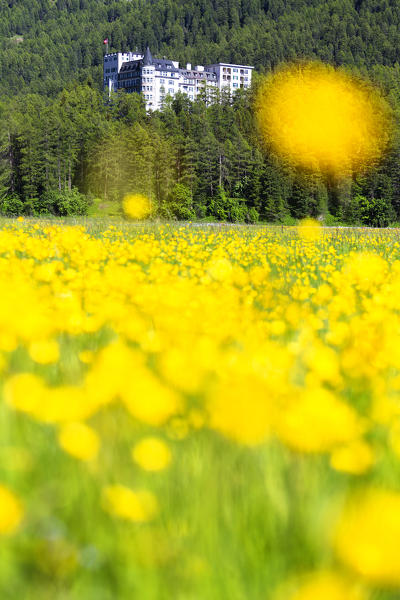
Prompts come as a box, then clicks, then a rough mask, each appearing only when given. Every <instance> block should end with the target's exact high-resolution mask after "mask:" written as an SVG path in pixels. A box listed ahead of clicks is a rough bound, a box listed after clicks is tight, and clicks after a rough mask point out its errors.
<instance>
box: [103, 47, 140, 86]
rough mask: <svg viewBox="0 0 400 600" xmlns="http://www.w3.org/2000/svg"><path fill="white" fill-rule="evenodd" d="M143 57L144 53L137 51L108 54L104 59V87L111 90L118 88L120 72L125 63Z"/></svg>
mask: <svg viewBox="0 0 400 600" xmlns="http://www.w3.org/2000/svg"><path fill="white" fill-rule="evenodd" d="M141 58H143V54H138V53H137V52H113V53H112V54H106V55H105V56H104V59H103V84H104V89H105V90H110V91H115V90H116V89H118V74H119V72H120V70H121V66H122V65H123V63H125V62H128V61H131V60H139V59H141ZM110 82H111V83H110Z"/></svg>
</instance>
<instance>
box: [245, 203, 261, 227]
mask: <svg viewBox="0 0 400 600" xmlns="http://www.w3.org/2000/svg"><path fill="white" fill-rule="evenodd" d="M259 220H260V215H259V214H258V211H257V209H255V208H254V206H252V207H251V208H249V210H248V211H247V216H246V222H247V223H258V221H259Z"/></svg>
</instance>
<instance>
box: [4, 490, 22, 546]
mask: <svg viewBox="0 0 400 600" xmlns="http://www.w3.org/2000/svg"><path fill="white" fill-rule="evenodd" d="M23 512H24V511H23V508H22V504H21V502H20V501H19V500H18V498H17V497H16V496H15V495H14V494H13V493H12V492H10V490H9V489H8V488H6V487H5V486H4V485H0V533H1V534H8V533H13V532H14V531H15V530H16V529H17V527H18V526H19V524H20V523H21V521H22V517H23Z"/></svg>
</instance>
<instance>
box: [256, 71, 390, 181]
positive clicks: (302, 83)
mask: <svg viewBox="0 0 400 600" xmlns="http://www.w3.org/2000/svg"><path fill="white" fill-rule="evenodd" d="M256 114H257V120H258V123H259V127H260V130H261V133H262V135H263V137H264V138H265V139H266V141H267V142H269V143H272V145H273V147H274V149H275V151H277V152H278V153H279V154H280V155H281V156H283V157H285V158H286V159H288V160H289V161H291V162H292V163H293V164H295V165H297V166H302V167H306V168H311V169H313V170H321V171H324V172H328V173H331V174H343V173H346V172H351V171H362V170H364V169H365V168H366V167H368V166H370V165H371V164H373V163H375V162H376V161H377V160H378V159H379V158H380V157H381V155H382V152H383V150H384V148H385V146H386V145H387V143H388V140H389V137H390V121H391V119H390V110H389V107H388V105H387V104H386V102H385V101H384V100H383V98H381V97H380V96H379V94H378V93H377V92H376V91H375V90H374V89H373V88H372V86H370V85H369V84H366V83H364V82H362V81H360V80H358V79H356V78H354V77H353V76H351V75H350V74H346V73H343V72H338V71H335V70H334V69H333V68H332V67H330V66H328V65H324V64H322V63H306V64H296V65H289V66H286V67H285V68H283V69H281V70H279V71H277V72H276V73H274V74H273V75H271V76H270V77H267V78H266V79H265V81H264V82H263V83H262V84H261V86H260V89H259V92H258V94H257V98H256Z"/></svg>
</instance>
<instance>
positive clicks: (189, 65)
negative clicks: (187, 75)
mask: <svg viewBox="0 0 400 600" xmlns="http://www.w3.org/2000/svg"><path fill="white" fill-rule="evenodd" d="M186 70H187V71H191V70H192V64H191V63H186Z"/></svg>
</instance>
